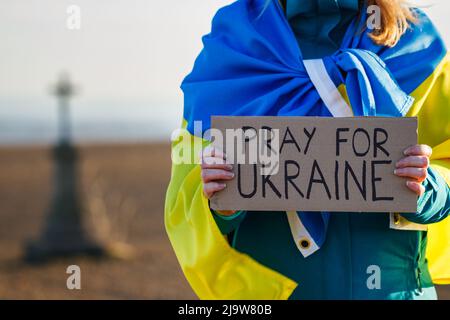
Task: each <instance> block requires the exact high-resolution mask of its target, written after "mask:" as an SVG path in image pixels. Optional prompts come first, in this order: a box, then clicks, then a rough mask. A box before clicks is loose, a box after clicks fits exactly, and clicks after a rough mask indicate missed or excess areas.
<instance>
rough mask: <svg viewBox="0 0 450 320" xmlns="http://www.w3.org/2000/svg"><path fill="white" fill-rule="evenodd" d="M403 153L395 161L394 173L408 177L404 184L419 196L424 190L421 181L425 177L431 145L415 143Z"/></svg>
mask: <svg viewBox="0 0 450 320" xmlns="http://www.w3.org/2000/svg"><path fill="white" fill-rule="evenodd" d="M403 153H404V154H405V156H406V157H404V158H403V159H401V160H400V161H398V162H397V164H396V169H395V171H394V174H395V175H397V176H399V177H405V178H408V180H407V181H406V186H407V187H408V188H409V189H411V190H412V191H413V192H414V193H416V194H417V195H419V196H421V195H422V194H423V193H424V192H425V187H424V186H423V185H422V182H423V181H424V180H425V179H426V178H427V169H428V166H429V165H430V156H431V153H432V150H431V147H430V146H427V145H424V144H417V145H415V146H412V147H409V148H408V149H406V150H405V151H404V152H403Z"/></svg>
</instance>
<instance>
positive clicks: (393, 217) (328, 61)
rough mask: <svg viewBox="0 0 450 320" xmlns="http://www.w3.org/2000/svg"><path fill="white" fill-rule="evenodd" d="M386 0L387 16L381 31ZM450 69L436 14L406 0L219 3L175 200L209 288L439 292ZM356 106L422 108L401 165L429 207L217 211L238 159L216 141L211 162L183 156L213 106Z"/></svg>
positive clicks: (244, 294)
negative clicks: (214, 204) (217, 197)
mask: <svg viewBox="0 0 450 320" xmlns="http://www.w3.org/2000/svg"><path fill="white" fill-rule="evenodd" d="M374 4H375V5H377V7H370V5H374ZM374 8H375V9H374ZM376 8H379V9H380V22H381V25H380V26H378V28H377V29H371V28H368V26H372V23H371V24H368V23H367V21H369V20H370V21H372V22H373V21H376V17H374V16H367V12H368V10H375V11H370V12H374V14H376V13H377V11H376ZM373 18H375V20H371V19H373ZM449 72H450V65H449V60H448V56H447V52H446V49H445V47H444V45H443V42H442V40H441V39H440V37H439V35H438V34H437V32H436V30H435V29H434V27H433V25H432V23H431V22H430V21H429V20H428V18H427V17H426V16H425V15H424V14H423V13H422V12H421V11H419V10H413V9H410V8H408V7H406V6H405V5H404V3H403V1H400V0H397V1H393V0H376V1H368V2H367V3H366V2H364V1H357V0H337V1H335V0H287V1H281V2H279V1H277V0H273V1H271V0H253V1H250V0H248V1H243V0H242V1H237V2H235V3H234V4H232V5H230V6H228V7H225V8H223V9H221V10H220V11H219V12H218V13H217V15H216V17H215V18H214V20H213V27H212V32H211V33H210V34H209V35H207V36H205V38H204V49H203V51H202V53H201V54H200V56H199V57H198V59H197V61H196V63H195V66H194V70H193V71H192V73H191V74H190V75H189V76H188V77H187V78H186V79H185V80H184V82H183V85H182V89H183V91H184V94H185V111H184V118H185V122H184V125H183V127H184V128H185V131H183V132H181V133H180V134H179V135H178V136H177V137H176V139H175V140H176V141H175V143H174V146H173V148H174V151H175V152H174V153H173V160H174V166H173V171H172V180H171V183H170V186H169V190H168V193H167V198H166V212H165V217H166V228H167V232H168V234H169V238H170V240H171V242H172V245H173V247H174V249H175V253H176V255H177V257H178V260H179V262H180V264H181V266H182V269H183V271H184V273H185V275H186V277H187V279H188V280H189V282H190V284H191V286H192V287H193V289H194V290H195V292H196V293H197V294H198V295H199V297H200V298H205V299H260V298H261V299H436V292H435V290H434V287H433V282H434V283H449V281H450V265H449V264H450V262H449V261H450V248H449V244H450V241H449V238H450V234H449V231H450V223H449V221H448V220H449V219H445V218H446V217H447V216H448V213H449V211H450V189H449V186H448V184H449V183H450V110H449V96H448V91H449V90H450V80H449V78H448V77H447V76H446V75H447V74H448V73H449ZM324 88H325V89H327V90H324ZM335 92H339V94H338V96H339V97H338V98H336V95H333V98H330V97H331V96H332V93H335ZM349 114H350V115H357V116H394V117H400V116H417V117H418V119H419V142H420V144H419V145H416V146H411V147H410V148H408V149H407V150H405V158H403V159H402V160H400V161H399V162H398V163H397V169H396V171H395V174H396V175H397V176H399V179H405V184H406V186H407V188H409V189H410V190H411V192H414V193H416V194H417V195H418V196H419V197H418V211H417V212H415V213H408V214H403V215H398V214H390V213H364V214H361V213H327V212H323V213H309V212H297V213H292V212H291V213H287V214H286V213H281V212H277V213H265V212H245V211H239V212H212V211H211V210H210V208H209V204H208V199H209V198H210V197H211V196H213V195H214V194H215V193H216V192H220V191H221V190H222V189H223V188H225V186H226V182H227V181H229V180H231V179H233V174H232V172H231V171H232V167H231V166H229V165H226V164H222V163H223V158H224V155H223V154H221V153H220V151H218V150H212V149H208V148H207V149H206V152H203V159H202V162H203V164H202V165H200V164H199V163H186V162H184V163H183V162H182V161H181V159H180V155H181V154H182V153H183V152H184V154H185V155H186V152H191V153H192V158H191V160H194V158H195V156H196V154H197V152H198V151H199V150H195V148H192V146H195V145H196V143H197V145H198V143H202V144H203V146H207V144H208V141H207V140H206V139H203V136H202V131H200V132H194V131H195V130H194V129H195V122H196V121H202V125H203V128H202V129H203V131H204V130H206V129H208V128H209V123H210V122H209V121H210V116H211V115H245V116H251V115H258V116H264V115H270V116H273V115H279V116H328V117H329V116H336V117H337V116H348V115H349ZM180 150H183V152H181V153H180V152H179V151H180ZM195 161H198V159H197V158H195ZM213 162H214V163H215V164H214V165H208V164H207V163H213ZM221 234H222V235H225V237H223V236H222V235H221ZM427 243H428V250H427ZM427 257H428V258H429V259H430V266H429V264H428V259H427ZM430 271H431V274H430Z"/></svg>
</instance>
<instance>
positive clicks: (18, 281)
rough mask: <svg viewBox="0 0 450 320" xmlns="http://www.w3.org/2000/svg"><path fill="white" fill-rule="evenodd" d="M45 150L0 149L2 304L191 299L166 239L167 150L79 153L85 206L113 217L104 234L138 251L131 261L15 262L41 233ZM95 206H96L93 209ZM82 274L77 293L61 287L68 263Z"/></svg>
mask: <svg viewBox="0 0 450 320" xmlns="http://www.w3.org/2000/svg"><path fill="white" fill-rule="evenodd" d="M49 151H50V150H49V149H47V148H28V149H21V148H14V149H12V148H9V149H0V168H1V170H0V299H2V298H3V299H4V298H8V299H29V298H31V299H37V298H39V299H42V298H45V299H47V298H48V299H72V298H76V299H169V298H170V299H181V298H184V299H190V298H195V295H194V294H193V293H192V291H191V289H190V288H189V286H188V284H187V282H186V280H185V279H184V277H183V275H182V272H181V270H180V268H179V266H178V263H177V261H176V258H175V256H174V254H173V251H172V249H171V247H170V244H169V242H168V239H167V236H166V234H165V229H164V223H163V208H164V197H165V189H166V187H167V184H168V181H169V178H170V153H169V147H168V146H165V145H164V146H163V145H152V146H150V145H131V146H114V147H110V146H95V147H94V146H88V147H82V148H81V157H82V159H83V161H82V165H81V176H82V179H81V180H82V186H83V187H82V190H83V193H84V194H85V197H86V198H87V199H88V200H87V201H86V202H87V204H88V206H91V205H93V206H95V207H96V209H97V211H101V209H102V206H103V205H104V203H106V204H105V205H104V206H105V207H106V208H103V209H104V210H105V211H107V214H108V215H110V216H111V220H112V224H113V228H112V230H110V232H109V233H110V234H111V235H112V236H113V238H116V239H117V240H126V241H127V242H129V243H130V244H132V245H133V246H134V247H135V248H136V256H135V258H133V259H130V260H124V261H122V260H114V259H113V260H98V261H97V260H92V259H89V258H70V259H63V260H60V261H58V262H54V263H48V264H44V265H38V266H35V265H27V264H25V263H23V262H22V261H21V258H22V254H23V249H24V245H25V243H26V242H27V241H28V240H30V239H33V238H35V237H36V236H37V234H38V233H39V231H40V230H41V227H42V222H43V219H44V215H45V213H46V210H47V207H48V202H49V197H50V195H51V187H50V184H51V162H50V160H51V159H50V153H49ZM99 207H100V208H99ZM71 264H76V265H79V266H80V268H81V276H82V277H81V278H82V284H81V285H82V290H72V291H71V290H68V289H67V288H66V279H67V276H68V275H67V274H66V273H65V272H66V268H67V266H68V265H71Z"/></svg>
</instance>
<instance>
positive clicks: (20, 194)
mask: <svg viewBox="0 0 450 320" xmlns="http://www.w3.org/2000/svg"><path fill="white" fill-rule="evenodd" d="M80 151H81V157H82V163H81V182H82V190H83V194H84V196H85V199H86V207H87V208H91V209H93V210H92V211H95V212H96V216H95V219H94V220H93V221H94V223H96V224H97V225H98V226H101V228H100V229H101V230H103V231H104V232H105V234H108V235H109V236H110V237H112V238H113V239H115V240H121V241H126V242H128V243H130V244H131V245H133V246H134V247H135V248H136V255H135V257H134V258H132V259H130V260H115V259H106V260H93V259H89V258H66V259H62V260H58V261H56V262H52V263H47V264H43V265H28V264H26V263H24V262H22V255H23V249H24V246H25V244H26V242H27V241H29V240H30V239H34V238H36V237H37V235H38V233H39V231H40V230H41V228H42V223H43V220H44V216H45V213H46V210H47V208H48V203H49V200H50V195H51V182H52V180H51V179H52V172H51V158H50V149H48V148H44V147H40V148H38V147H33V148H18V147H17V148H3V149H0V168H1V170H0V299H195V295H194V294H193V293H192V291H191V289H190V288H189V286H188V284H187V282H186V280H185V279H184V277H183V275H182V273H181V270H180V268H179V266H178V263H177V261H176V259H175V256H174V254H173V251H172V249H171V247H170V244H169V242H168V240H167V237H166V234H165V230H164V223H163V208H164V196H165V190H166V187H167V184H168V181H169V177H170V154H169V147H168V146H166V145H122V146H120V145H115V146H84V147H81V149H80ZM105 217H107V221H109V224H110V225H108V223H105V222H104V221H105ZM72 264H76V265H79V266H80V267H81V277H82V284H81V285H82V290H72V291H71V290H68V289H67V288H66V279H67V276H68V275H67V274H66V268H67V266H69V265H72ZM441 291H442V293H441V298H447V299H450V288H449V287H447V288H446V289H445V292H444V290H441Z"/></svg>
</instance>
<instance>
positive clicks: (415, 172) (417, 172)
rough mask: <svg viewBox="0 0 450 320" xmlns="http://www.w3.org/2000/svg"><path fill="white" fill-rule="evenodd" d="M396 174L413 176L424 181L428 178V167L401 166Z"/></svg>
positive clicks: (395, 171)
mask: <svg viewBox="0 0 450 320" xmlns="http://www.w3.org/2000/svg"><path fill="white" fill-rule="evenodd" d="M394 174H395V175H397V176H399V177H407V178H412V179H415V180H417V181H419V182H422V181H424V180H425V179H426V178H427V169H424V168H410V167H407V168H400V169H395V170H394Z"/></svg>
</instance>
